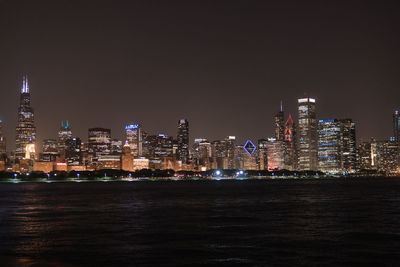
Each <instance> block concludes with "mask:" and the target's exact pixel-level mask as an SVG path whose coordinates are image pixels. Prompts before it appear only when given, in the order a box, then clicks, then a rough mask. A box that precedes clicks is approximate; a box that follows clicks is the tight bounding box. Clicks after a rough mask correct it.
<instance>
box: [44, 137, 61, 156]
mask: <svg viewBox="0 0 400 267" xmlns="http://www.w3.org/2000/svg"><path fill="white" fill-rule="evenodd" d="M42 152H43V153H42V155H41V160H42V161H55V160H56V158H57V157H58V156H59V153H58V145H57V141H56V140H54V139H45V140H43V147H42Z"/></svg>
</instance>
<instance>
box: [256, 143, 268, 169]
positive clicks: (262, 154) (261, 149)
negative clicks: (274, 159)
mask: <svg viewBox="0 0 400 267" xmlns="http://www.w3.org/2000/svg"><path fill="white" fill-rule="evenodd" d="M257 152H258V159H257V161H258V169H259V170H268V140H267V139H259V140H258V149H257Z"/></svg>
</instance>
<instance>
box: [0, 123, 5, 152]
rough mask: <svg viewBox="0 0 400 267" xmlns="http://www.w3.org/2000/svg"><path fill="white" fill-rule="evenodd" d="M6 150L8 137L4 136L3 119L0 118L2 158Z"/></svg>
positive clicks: (0, 150)
mask: <svg viewBox="0 0 400 267" xmlns="http://www.w3.org/2000/svg"><path fill="white" fill-rule="evenodd" d="M6 152H7V149H6V138H5V137H4V136H3V121H2V120H0V159H1V158H2V156H3V155H5V154H6Z"/></svg>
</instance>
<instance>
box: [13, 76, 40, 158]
mask: <svg viewBox="0 0 400 267" xmlns="http://www.w3.org/2000/svg"><path fill="white" fill-rule="evenodd" d="M15 144H16V150H15V156H16V158H17V159H22V158H24V157H25V156H26V150H27V147H28V145H29V148H30V151H35V145H36V127H35V120H34V112H33V108H32V107H31V94H30V91H29V83H28V77H27V76H24V77H23V81H22V88H21V92H20V104H19V108H18V120H17V127H16V138H15ZM31 157H35V152H32V153H31Z"/></svg>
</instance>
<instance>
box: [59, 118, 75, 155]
mask: <svg viewBox="0 0 400 267" xmlns="http://www.w3.org/2000/svg"><path fill="white" fill-rule="evenodd" d="M71 137H72V131H71V126H70V124H69V122H68V121H66V122H65V124H64V122H63V121H62V122H61V127H60V130H59V132H58V153H59V155H60V159H61V160H65V150H66V148H67V144H66V142H67V140H69V139H71Z"/></svg>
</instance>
